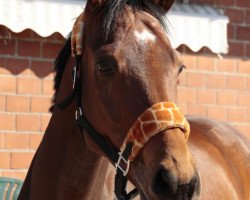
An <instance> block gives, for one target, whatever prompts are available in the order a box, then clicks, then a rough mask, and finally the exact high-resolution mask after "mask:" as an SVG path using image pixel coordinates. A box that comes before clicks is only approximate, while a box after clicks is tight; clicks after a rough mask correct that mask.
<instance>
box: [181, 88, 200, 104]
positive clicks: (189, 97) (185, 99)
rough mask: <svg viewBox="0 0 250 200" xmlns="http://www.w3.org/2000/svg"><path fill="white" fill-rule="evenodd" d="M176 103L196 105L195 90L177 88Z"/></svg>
mask: <svg viewBox="0 0 250 200" xmlns="http://www.w3.org/2000/svg"><path fill="white" fill-rule="evenodd" d="M177 94H178V95H177V97H178V102H180V103H196V90H195V89H194V88H178V93H177Z"/></svg>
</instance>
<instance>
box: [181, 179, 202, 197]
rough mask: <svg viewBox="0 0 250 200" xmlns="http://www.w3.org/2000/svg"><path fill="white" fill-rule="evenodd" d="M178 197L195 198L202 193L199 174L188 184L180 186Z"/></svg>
mask: <svg viewBox="0 0 250 200" xmlns="http://www.w3.org/2000/svg"><path fill="white" fill-rule="evenodd" d="M177 193H178V195H177V196H178V197H179V198H181V199H193V198H194V196H198V195H199V193H200V180H199V176H195V177H194V178H193V179H192V180H191V181H190V182H189V183H188V184H184V185H179V186H178V192H177Z"/></svg>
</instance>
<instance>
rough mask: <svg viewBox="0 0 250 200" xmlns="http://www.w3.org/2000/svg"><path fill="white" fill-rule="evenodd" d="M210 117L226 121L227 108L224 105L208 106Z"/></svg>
mask: <svg viewBox="0 0 250 200" xmlns="http://www.w3.org/2000/svg"><path fill="white" fill-rule="evenodd" d="M207 112H208V117H210V118H213V119H217V120H221V121H226V116H227V115H226V108H224V107H221V106H220V107H208V111H207Z"/></svg>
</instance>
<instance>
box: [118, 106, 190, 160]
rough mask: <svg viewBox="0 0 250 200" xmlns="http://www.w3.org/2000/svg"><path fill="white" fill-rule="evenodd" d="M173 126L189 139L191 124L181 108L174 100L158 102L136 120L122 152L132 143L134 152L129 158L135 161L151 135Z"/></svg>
mask: <svg viewBox="0 0 250 200" xmlns="http://www.w3.org/2000/svg"><path fill="white" fill-rule="evenodd" d="M172 128H180V129H181V130H182V131H183V133H184V137H185V140H187V139H188V136H189V133H190V126H189V123H188V121H187V120H186V118H185V117H184V115H183V114H182V113H181V111H180V109H179V108H178V107H177V106H176V105H175V104H174V103H172V102H160V103H157V104H155V105H153V106H152V107H150V108H148V109H147V110H146V111H144V112H143V113H142V114H141V115H140V117H139V118H138V119H137V120H136V121H135V123H134V124H133V126H132V128H131V129H130V130H129V132H128V134H127V136H126V138H125V140H124V143H123V145H122V147H121V152H123V150H124V149H125V148H126V146H127V144H128V143H132V152H131V154H130V156H129V158H128V159H129V160H130V161H133V160H134V159H135V158H136V156H137V155H138V154H139V152H140V150H141V149H142V148H143V146H144V145H145V144H146V143H147V142H148V141H149V140H150V138H151V137H153V136H154V135H156V134H157V133H160V132H161V131H164V130H167V129H172Z"/></svg>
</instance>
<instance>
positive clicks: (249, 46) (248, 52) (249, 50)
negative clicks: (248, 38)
mask: <svg viewBox="0 0 250 200" xmlns="http://www.w3.org/2000/svg"><path fill="white" fill-rule="evenodd" d="M246 56H247V57H248V59H249V58H250V44H247V45H246Z"/></svg>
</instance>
